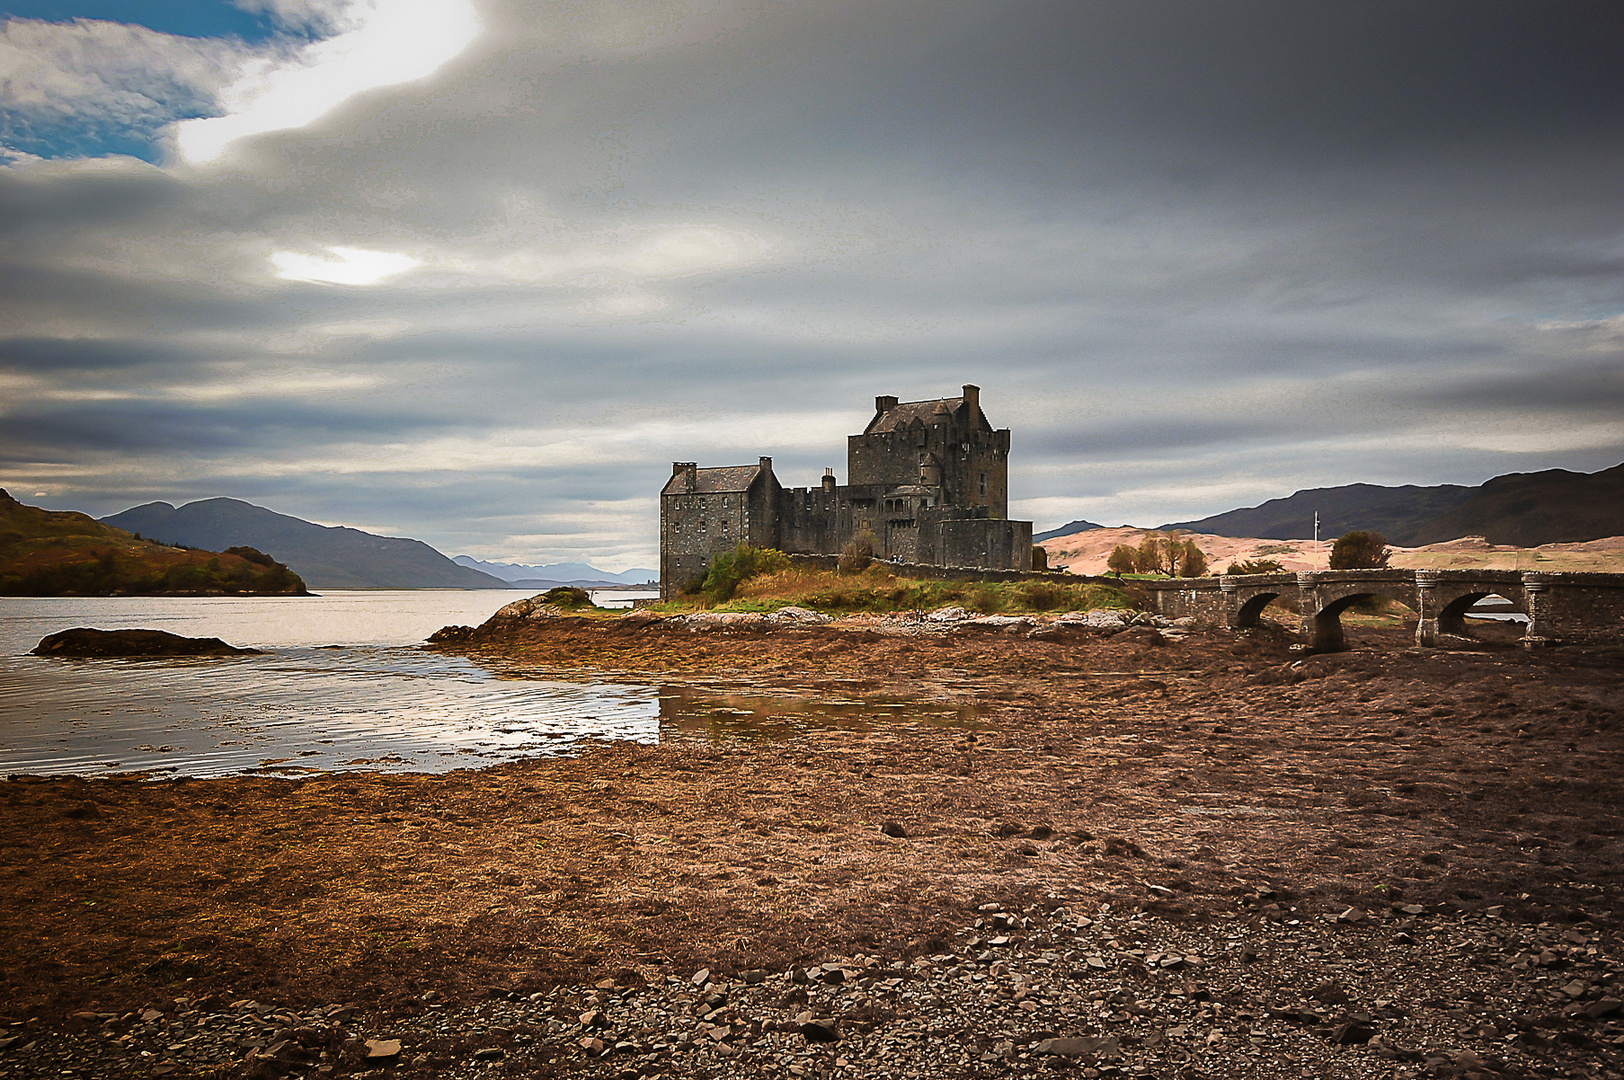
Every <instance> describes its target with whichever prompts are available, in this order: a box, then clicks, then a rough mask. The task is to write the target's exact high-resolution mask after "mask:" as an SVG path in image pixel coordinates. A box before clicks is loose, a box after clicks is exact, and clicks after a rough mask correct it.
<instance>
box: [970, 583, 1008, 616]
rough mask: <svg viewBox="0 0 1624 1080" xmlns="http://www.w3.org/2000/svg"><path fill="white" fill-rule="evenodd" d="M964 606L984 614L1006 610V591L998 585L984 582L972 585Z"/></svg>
mask: <svg viewBox="0 0 1624 1080" xmlns="http://www.w3.org/2000/svg"><path fill="white" fill-rule="evenodd" d="M964 606H965V607H967V608H969V609H970V610H971V611H976V612H980V613H981V614H983V615H991V614H992V613H993V612H995V611H1002V610H1004V593H1003V590H1002V589H1000V588H998V586H996V585H989V584H988V583H986V582H982V583H981V584H979V585H976V586H974V587H972V588H971V589H970V591H969V593H967V594H966V595H965V597H964Z"/></svg>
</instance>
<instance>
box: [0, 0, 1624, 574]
mask: <svg viewBox="0 0 1624 1080" xmlns="http://www.w3.org/2000/svg"><path fill="white" fill-rule="evenodd" d="M0 19H3V20H4V21H3V22H0V487H4V488H6V489H7V490H8V491H10V492H11V493H12V494H13V495H14V496H16V497H18V498H19V499H21V500H22V501H24V502H29V503H32V504H34V505H40V506H46V507H49V508H52V509H74V510H83V511H86V512H88V513H91V514H95V515H98V516H99V515H105V514H111V513H115V512H117V511H119V510H123V509H125V508H127V507H130V506H134V505H137V504H139V503H144V502H150V501H153V500H162V501H166V502H171V503H175V504H177V505H179V504H181V503H185V502H189V501H192V500H195V499H203V498H210V497H215V496H229V497H233V498H239V499H246V500H248V501H250V502H254V503H257V504H260V505H263V506H268V507H270V508H271V509H274V510H277V511H279V512H282V513H287V514H293V515H295V516H298V517H302V518H306V519H309V520H313V521H319V522H322V523H324V524H343V525H352V526H355V527H357V528H362V529H366V530H368V531H372V532H379V533H385V534H389V535H405V536H412V537H416V538H418V539H421V540H424V541H426V542H428V543H430V544H432V545H434V546H435V547H437V548H439V549H440V550H441V551H444V552H446V553H448V554H464V553H466V554H470V555H474V556H477V557H479V558H484V559H493V560H499V561H514V562H524V563H546V562H557V561H563V560H580V561H590V562H592V563H593V564H594V565H597V566H599V567H601V568H603V569H608V570H621V569H626V568H629V567H633V566H654V565H657V563H656V561H655V560H656V557H657V547H658V520H657V519H658V497H657V496H658V491H659V489H660V486H661V485H662V484H663V482H664V481H665V479H666V478H667V477H668V476H669V474H670V468H671V462H672V461H676V460H681V461H698V462H700V463H701V464H705V465H727V464H738V463H744V462H753V461H754V460H755V459H756V457H757V456H759V455H762V454H767V455H771V456H772V457H773V458H774V463H775V472H776V473H777V474H778V476H779V478H780V480H781V481H782V482H784V483H785V484H787V485H802V484H815V483H816V482H817V478H818V477H819V476H820V475H821V474H822V471H823V468H824V467H826V466H832V467H834V468H835V469H836V471H837V473H838V474H839V475H840V477H841V479H842V481H843V480H844V477H845V436H846V435H847V434H849V433H853V432H857V431H860V430H862V428H863V426H864V425H865V424H866V423H867V422H868V420H869V418H870V417H871V415H872V409H873V400H874V397H875V396H876V395H878V394H893V395H896V396H898V397H901V398H902V399H903V400H921V399H929V398H937V397H949V396H956V395H957V394H958V393H959V387H960V386H961V385H962V384H963V383H967V382H973V383H976V384H978V385H979V386H981V387H982V405H983V409H984V411H985V412H986V414H987V416H988V419H989V420H991V421H992V423H993V425H994V426H995V427H1008V428H1011V429H1012V430H1013V439H1012V442H1013V448H1012V451H1011V456H1010V515H1011V516H1012V517H1020V518H1030V519H1032V520H1033V521H1034V522H1035V523H1036V527H1037V528H1038V529H1040V530H1041V529H1045V528H1049V527H1052V526H1054V525H1057V524H1059V523H1062V522H1065V521H1068V520H1071V519H1074V518H1086V519H1088V520H1091V521H1096V522H1101V523H1103V524H1107V525H1115V524H1121V523H1132V524H1137V525H1143V526H1151V525H1156V524H1160V523H1162V522H1165V521H1176V520H1190V519H1195V518H1199V517H1201V516H1204V515H1207V514H1212V513H1218V512H1222V511H1225V510H1230V509H1233V508H1236V507H1239V506H1249V505H1255V504H1257V503H1260V502H1262V501H1264V500H1267V499H1270V498H1276V497H1280V496H1284V495H1289V494H1290V493H1291V492H1293V491H1295V490H1298V489H1301V488H1309V487H1320V486H1331V485H1337V484H1345V483H1354V482H1365V483H1377V484H1410V483H1414V484H1439V483H1459V484H1476V483H1481V482H1482V481H1483V480H1486V479H1488V478H1489V477H1491V476H1495V475H1498V474H1502V473H1507V472H1529V471H1535V470H1540V469H1549V468H1566V469H1572V470H1576V471H1582V472H1594V471H1596V470H1599V469H1602V468H1607V467H1610V466H1612V465H1616V464H1619V463H1620V462H1621V461H1624V363H1621V359H1624V56H1621V55H1620V50H1621V49H1624V44H1621V43H1624V8H1621V7H1620V6H1619V5H1618V4H1617V3H1616V0H1606V2H1601V3H1586V2H1583V0H1575V2H1571V3H1563V4H1558V5H1537V4H1529V3H1526V2H1516V3H1497V2H1495V0H1461V2H1448V3H1446V2H1433V0H1398V2H1387V0H1363V2H1361V3H1357V4H1304V3H1301V0H1278V2H1276V0H1269V2H1264V0H1257V2H1246V0H1181V2H1165V0H1134V2H1133V3H1119V2H1115V0H1112V2H1091V0H1063V2H1047V0H1016V2H1009V3H1000V2H995V0H976V2H974V3H957V2H954V0H920V2H886V0H874V2H865V3H850V2H819V0H794V2H788V3H763V2H755V0H739V2H734V0H714V2H712V0H693V2H672V3H667V2H663V0H646V2H638V3H634V2H630V0H616V2H604V3H592V2H570V0H560V2H556V3H539V2H527V3H507V2H499V0H236V2H235V3H233V2H230V0H165V2H163V3H157V2H155V0H147V2H135V0H84V2H82V3H71V2H61V3H56V2H44V0H39V2H15V0H13V2H11V3H9V4H8V3H6V0H0Z"/></svg>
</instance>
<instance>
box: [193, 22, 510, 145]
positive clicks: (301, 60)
mask: <svg viewBox="0 0 1624 1080" xmlns="http://www.w3.org/2000/svg"><path fill="white" fill-rule="evenodd" d="M339 25H340V27H341V32H340V33H338V34H336V35H334V36H333V37H330V38H326V39H325V40H322V41H318V42H316V43H314V44H312V45H310V46H309V47H307V48H306V49H304V50H303V51H302V52H301V53H299V55H298V56H297V57H296V58H293V59H292V60H286V61H283V60H274V59H270V58H266V59H263V60H261V61H260V62H259V63H257V64H255V65H253V67H251V68H249V69H247V70H245V72H244V74H243V77H242V78H240V79H238V80H237V81H235V82H233V83H232V84H230V85H229V86H226V87H224V88H223V89H222V90H221V91H220V101H221V104H222V106H223V107H224V109H225V115H223V116H214V117H207V118H204V119H198V120H187V121H184V122H182V123H180V124H177V125H176V128H175V143H176V146H177V147H178V148H179V150H180V153H181V156H182V157H183V158H185V159H186V160H187V161H190V162H193V163H207V162H212V161H215V160H218V159H219V158H220V156H221V155H223V154H224V153H225V150H226V147H227V146H228V145H230V144H231V143H232V142H235V141H236V140H238V139H243V138H247V137H248V136H250V135H259V134H262V133H264V132H267V131H280V130H284V129H287V128H300V127H304V126H305V125H307V124H310V123H312V122H313V121H315V120H318V119H320V118H321V117H322V116H324V115H326V114H327V113H329V112H331V111H332V110H333V109H334V108H336V107H337V106H339V105H341V104H343V103H344V102H345V101H347V100H349V99H350V98H352V97H354V96H355V95H356V94H360V93H362V92H364V91H367V90H373V89H376V88H378V87H383V86H394V85H397V84H399V83H407V82H413V81H415V80H417V79H422V78H426V77H427V76H429V75H432V74H434V72H435V71H437V70H439V68H440V67H441V66H442V65H443V64H445V63H446V61H448V60H450V59H451V58H452V57H454V56H456V55H457V54H458V53H460V52H462V50H463V49H465V48H466V47H467V46H468V44H469V43H470V42H472V41H473V40H474V39H475V38H476V37H478V36H479V32H480V29H481V23H480V20H479V15H478V12H477V11H476V10H475V9H474V5H473V4H472V3H471V2H470V0H355V2H354V3H352V4H350V5H349V6H348V7H346V8H345V9H344V10H343V15H342V21H341V22H340V24H339Z"/></svg>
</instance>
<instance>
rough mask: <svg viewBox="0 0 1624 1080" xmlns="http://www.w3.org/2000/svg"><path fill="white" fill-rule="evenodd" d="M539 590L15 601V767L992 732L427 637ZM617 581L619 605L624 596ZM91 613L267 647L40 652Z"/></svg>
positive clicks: (1, 702) (298, 765)
mask: <svg viewBox="0 0 1624 1080" xmlns="http://www.w3.org/2000/svg"><path fill="white" fill-rule="evenodd" d="M528 595H530V592H529V591H522V592H520V591H515V592H509V591H503V590H488V591H477V592H476V591H457V590H415V591H399V592H384V591H365V592H363V591H354V592H344V591H331V592H324V593H323V594H322V595H320V596H311V597H172V596H171V597H88V598H81V597H52V598H19V597H0V776H5V775H13V774H30V775H62V774H77V775H82V776H94V775H99V774H109V773H125V772H135V773H142V774H145V775H148V776H152V777H155V778H161V777H165V776H176V775H184V776H200V777H201V776H225V775H238V774H259V775H283V776H297V775H301V774H307V773H312V772H326V771H342V770H353V769H368V770H378V771H383V772H447V771H450V770H452V769H460V768H477V767H483V766H487V765H493V764H497V763H500V762H504V761H513V760H517V759H520V758H528V757H536V756H568V755H571V754H574V753H577V752H579V751H580V749H581V748H582V747H583V746H584V745H585V744H586V743H587V742H588V741H589V740H599V739H625V740H632V741H635V742H642V743H655V742H658V741H659V740H660V739H661V738H662V736H665V737H673V736H682V737H690V738H708V739H728V740H740V739H746V740H750V739H784V738H792V737H794V736H796V735H797V734H799V733H801V732H804V731H808V730H812V729H824V730H827V729H842V730H854V731H862V730H873V729H874V728H876V727H881V726H885V725H888V724H893V723H926V724H943V725H950V726H978V723H979V716H980V710H979V709H977V708H975V707H973V706H955V705H947V704H943V703H939V702H929V701H918V700H912V699H895V698H883V697H875V696H872V695H868V694H857V693H852V694H846V693H841V692H839V690H838V689H834V690H825V691H824V692H820V693H817V694H800V695H777V696H774V695H770V694H757V695H741V694H737V693H719V692H709V691H705V690H703V689H696V688H694V687H692V686H665V685H659V684H656V683H651V682H644V681H628V682H622V681H618V680H617V681H609V680H604V679H595V678H584V679H576V680H572V679H561V678H550V679H538V678H533V677H530V676H529V675H527V674H525V673H521V672H505V671H503V670H502V669H501V668H500V667H499V666H489V665H485V664H480V663H475V662H474V661H471V660H468V659H466V658H464V657H460V656H449V655H445V654H442V653H438V652H430V651H427V650H425V649H424V648H423V647H422V646H423V642H424V641H425V640H426V639H427V638H428V636H429V635H430V634H432V633H433V632H434V631H435V630H438V629H439V628H440V627H442V626H447V625H451V624H462V625H477V624H479V623H481V622H484V621H485V620H486V619H487V618H489V617H490V616H491V615H492V614H493V613H495V611H496V610H497V609H498V608H499V607H501V606H502V605H503V604H506V603H509V602H511V601H512V600H515V599H518V598H520V597H524V596H528ZM626 595H627V594H625V593H613V592H610V593H606V594H605V595H602V596H599V597H596V598H595V599H596V600H597V602H598V603H599V604H601V605H607V604H609V603H614V602H615V601H616V600H621V601H624V600H625V599H626ZM75 626H87V627H94V628H97V629H102V630H119V629H131V628H144V629H151V630H167V631H169V632H170V633H174V634H181V635H183V636H186V637H217V638H220V639H222V640H223V641H225V642H227V643H228V644H231V645H237V646H249V647H253V648H256V649H260V650H262V652H261V653H260V654H258V655H254V656H233V657H211V658H150V659H135V660H130V659H116V660H115V659H108V660H67V659H60V658H47V657H39V656H31V655H28V652H29V650H30V649H32V648H33V647H34V646H35V645H37V644H38V643H39V641H40V639H41V638H43V637H45V636H46V635H47V634H52V633H55V632H57V631H59V630H66V629H69V628H71V627H75Z"/></svg>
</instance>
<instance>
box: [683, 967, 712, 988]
mask: <svg viewBox="0 0 1624 1080" xmlns="http://www.w3.org/2000/svg"><path fill="white" fill-rule="evenodd" d="M688 981H689V982H690V983H692V984H693V985H695V986H704V985H705V984H706V983H708V982H710V981H711V973H710V968H700V969H699V970H698V971H696V972H694V977H693V978H691V979H689V980H688Z"/></svg>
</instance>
